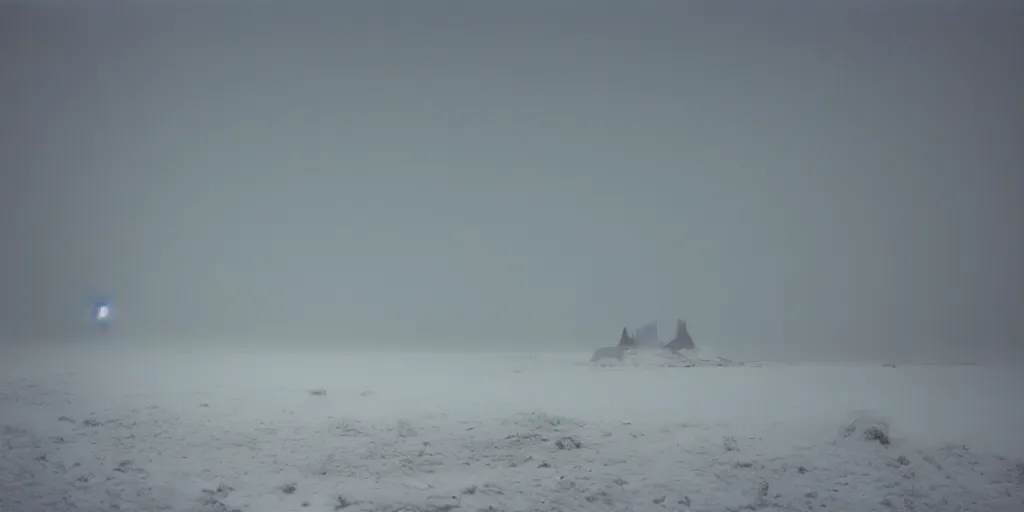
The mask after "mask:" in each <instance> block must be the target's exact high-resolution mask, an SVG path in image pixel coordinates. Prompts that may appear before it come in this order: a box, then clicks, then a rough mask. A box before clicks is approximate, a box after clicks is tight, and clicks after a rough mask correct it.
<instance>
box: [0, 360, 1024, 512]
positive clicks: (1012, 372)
mask: <svg viewBox="0 0 1024 512" xmlns="http://www.w3.org/2000/svg"><path fill="white" fill-rule="evenodd" d="M2 350H3V352H0V511H2V512H61V511H109V510H121V511H126V512H145V511H155V510H173V511H188V512H191V511H218V512H227V511H235V510H237V511H243V512H283V511H303V510H309V511H338V510H345V511H346V512H357V511H369V510H379V511H386V510H387V511H399V510H409V511H428V510H436V511H576V510H579V511H583V510H586V511H666V510H669V511H693V512H700V511H728V510H737V511H738V510H765V511H798V510H800V511H811V510H827V511H846V512H856V511H925V510H932V511H962V512H967V511H973V512H1002V511H1006V512H1012V511H1022V510H1024V407H1022V404H1024V400H1022V399H1021V394H1020V393H1021V390H1024V375H1022V372H1021V371H1020V368H1018V367H1013V366H968V365H958V366H954V365H949V366H941V365H930V366H924V365H921V366H914V365H898V366H891V365H883V364H758V365H746V366H739V367H695V368H679V367H665V366H658V365H643V364H622V365H615V364H613V365H595V364H591V363H589V362H588V360H589V357H590V354H589V353H584V352H581V353H552V354H527V353H508V354H494V353H487V354H485V353H455V352H444V353H426V352H424V353H408V352H400V351H392V352H378V353H373V352H357V351H345V350H329V349H325V348H322V347H320V348H310V347H294V348H292V349H287V350H286V349H281V348H276V349H274V348H269V347H262V348H251V349H248V350H238V349H235V348H228V347H227V346H220V347H218V346H217V345H211V346H204V345H201V344H197V343H184V344H171V343H164V344H160V345H155V344H151V345H132V344H126V343H114V342H83V343H74V344H47V345H43V346H40V347H37V348H28V347H26V346H23V347H21V348H17V349H14V348H4V349H2ZM883 441H884V442H883Z"/></svg>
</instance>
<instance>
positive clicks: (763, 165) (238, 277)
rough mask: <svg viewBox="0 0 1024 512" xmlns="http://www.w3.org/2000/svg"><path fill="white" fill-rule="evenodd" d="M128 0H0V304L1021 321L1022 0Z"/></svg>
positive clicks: (253, 314)
mask: <svg viewBox="0 0 1024 512" xmlns="http://www.w3.org/2000/svg"><path fill="white" fill-rule="evenodd" d="M140 3H143V4H147V5H148V6H147V7H140V6H135V7H128V6H127V5H128V4H129V3H128V2H118V3H117V4H116V5H117V7H116V8H114V7H112V6H113V5H114V4H106V5H105V6H104V5H103V4H97V3H95V2H92V3H90V4H89V5H88V6H79V7H68V6H66V5H65V6H63V7H57V6H56V5H57V3H53V2H51V3H49V4H47V5H46V6H43V7H27V5H28V3H27V2H26V3H21V4H12V3H5V4H3V6H2V7H0V61H2V62H3V68H2V69H3V77H2V79H0V101H2V102H3V103H2V105H3V106H2V109H0V235H2V237H3V238H2V239H3V253H2V255H0V258H2V259H0V262H2V266H0V287H2V288H0V305H2V306H3V309H2V310H0V335H3V336H5V337H7V338H8V339H14V338H18V339H29V338H68V337H79V336H85V335H87V334H88V333H89V332H90V331H91V329H90V325H89V322H88V319H87V313H88V311H87V308H88V305H89V301H90V299H91V298H92V297H93V296H94V295H96V294H106V295H109V296H110V297H112V298H113V299H114V300H115V301H116V305H117V306H118V308H119V310H118V313H119V317H118V323H117V325H116V329H115V330H114V331H113V332H111V335H114V336H120V337H142V338H195V337H201V338H230V339H261V340H339V341H338V342H339V343H354V342H355V340H369V341H372V342H384V341H387V340H401V341H402V342H403V344H408V345H411V346H418V347H420V348H423V347H430V346H434V344H438V343H442V342H444V343H446V344H448V345H458V344H467V345H472V346H475V347H479V348H484V349H489V348H496V347H499V346H501V345H502V344H503V343H506V342H508V341H515V342H517V343H518V346H523V345H524V344H525V343H527V342H530V341H531V340H537V341H543V342H545V343H550V344H551V346H553V347H556V348H561V347H566V348H578V347H581V346H595V345H600V344H603V343H614V342H615V341H616V340H617V339H618V332H619V330H620V329H621V327H622V326H623V325H624V324H629V325H630V326H634V327H635V326H636V325H637V324H640V323H642V322H644V321H647V320H650V319H655V318H656V319H659V320H661V321H662V336H663V337H668V336H670V335H671V332H668V331H671V329H672V322H673V321H674V320H675V318H676V317H683V318H685V319H686V320H688V322H689V325H690V329H691V333H692V334H693V336H694V338H696V340H697V342H698V344H699V343H700V342H701V341H702V340H706V341H708V342H709V343H710V342H712V341H713V342H714V344H715V345H716V347H718V349H719V351H720V352H723V353H724V352H728V353H734V354H738V353H742V354H745V355H750V356H753V357H772V356H778V357H792V356H794V355H796V354H801V353H805V354H807V355H808V356H809V357H832V356H843V357H901V356H909V355H915V354H920V353H922V352H925V351H939V352H942V353H948V354H953V355H956V354H957V353H958V352H960V351H961V349H959V348H957V347H962V346H964V345H965V344H966V345H967V346H969V347H971V348H972V349H973V348H977V349H979V351H980V349H983V352H984V353H985V354H987V355H989V356H1005V354H1007V353H1008V352H1007V351H1011V350H1012V351H1016V353H1018V354H1019V352H1020V346H1021V344H1020V342H1019V341H1013V340H1021V339H1022V338H1024V271H1022V268H1021V262H1022V261H1024V227H1022V222H1021V220H1022V219H1024V167H1022V163H1024V144H1022V134H1024V94H1022V93H1021V91H1024V84H1022V78H1024V59H1022V58H1021V53H1020V50H1019V49H1020V48H1024V7H1021V4H1019V3H1016V4H1015V5H1016V6H1012V5H1014V4H1012V3H1011V4H1008V5H1011V6H1006V5H1003V6H1000V5H999V4H996V3H994V2H983V1H971V2H967V1H964V2H959V3H957V2H933V3H928V2H917V1H905V2H873V1H872V2H852V1H851V2H795V1H787V2H742V3H740V2H669V1H664V2H652V1H642V0H641V1H630V2H610V1H601V2H598V1H595V2H584V1H578V0H572V1H559V2H539V1H538V2H534V1H523V2H453V1H447V2H440V1H431V2H426V1H424V2H411V1H406V2H391V1H375V2H369V1H365V2H359V1H353V2H337V3H335V4H333V6H331V7H322V5H327V4H316V3H311V2H307V3H301V2H279V3H277V4H270V3H260V4H250V5H249V6H248V7H243V4H242V2H212V3H210V4H209V5H207V6H205V7H201V6H200V3H199V2H140ZM767 4H770V6H769V5H767ZM67 5H70V4H67ZM272 5H275V6H272ZM755 5H760V7H754V6H755ZM882 5H885V6H886V7H882Z"/></svg>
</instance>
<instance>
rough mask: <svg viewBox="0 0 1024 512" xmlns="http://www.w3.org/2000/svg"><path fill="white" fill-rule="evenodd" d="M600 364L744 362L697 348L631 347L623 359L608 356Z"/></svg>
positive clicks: (638, 365) (684, 365)
mask: <svg viewBox="0 0 1024 512" xmlns="http://www.w3.org/2000/svg"><path fill="white" fill-rule="evenodd" d="M595 364H597V365H598V366H617V367H630V368H692V367H695V366H743V364H742V363H739V362H736V361H730V360H728V359H723V358H721V357H714V356H713V355H711V354H709V353H707V352H704V351H702V350H701V349H696V350H680V351H678V352H672V351H669V350H663V349H644V348H637V349H630V350H627V351H625V353H624V354H623V356H622V359H612V358H606V359H602V360H600V361H597V362H596V363H595Z"/></svg>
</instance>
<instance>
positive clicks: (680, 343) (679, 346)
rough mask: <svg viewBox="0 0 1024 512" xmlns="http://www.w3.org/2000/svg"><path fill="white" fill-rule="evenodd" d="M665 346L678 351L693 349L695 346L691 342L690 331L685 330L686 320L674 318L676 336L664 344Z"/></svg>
mask: <svg viewBox="0 0 1024 512" xmlns="http://www.w3.org/2000/svg"><path fill="white" fill-rule="evenodd" d="M665 348H667V349H669V350H671V351H672V352H679V351H680V350H694V349H696V348H697V346H696V345H694V344H693V338H691V337H690V333H689V332H688V331H687V330H686V322H684V321H682V320H676V337H675V339H673V340H672V341H670V342H668V344H666V345H665Z"/></svg>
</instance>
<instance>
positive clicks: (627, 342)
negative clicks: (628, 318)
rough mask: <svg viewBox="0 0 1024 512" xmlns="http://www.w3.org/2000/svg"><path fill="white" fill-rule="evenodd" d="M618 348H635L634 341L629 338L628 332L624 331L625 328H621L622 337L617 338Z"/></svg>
mask: <svg viewBox="0 0 1024 512" xmlns="http://www.w3.org/2000/svg"><path fill="white" fill-rule="evenodd" d="M619 346H620V347H635V346H636V340H635V339H633V338H632V337H630V335H629V332H628V331H626V328H625V327H623V328H622V335H621V336H619Z"/></svg>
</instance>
